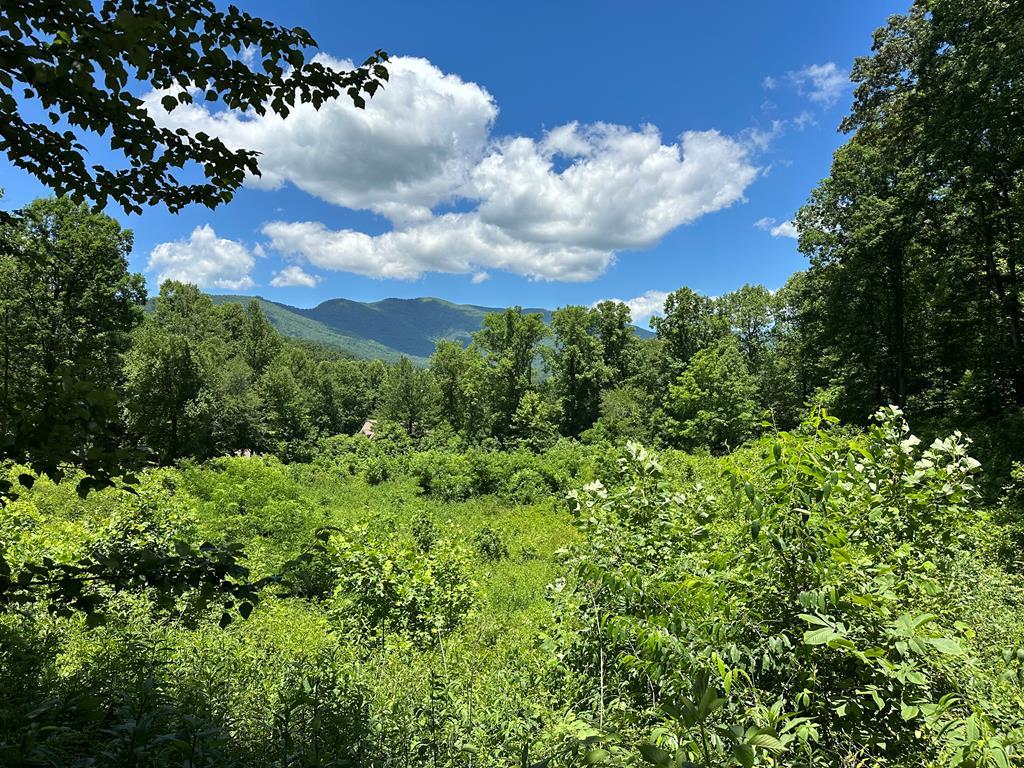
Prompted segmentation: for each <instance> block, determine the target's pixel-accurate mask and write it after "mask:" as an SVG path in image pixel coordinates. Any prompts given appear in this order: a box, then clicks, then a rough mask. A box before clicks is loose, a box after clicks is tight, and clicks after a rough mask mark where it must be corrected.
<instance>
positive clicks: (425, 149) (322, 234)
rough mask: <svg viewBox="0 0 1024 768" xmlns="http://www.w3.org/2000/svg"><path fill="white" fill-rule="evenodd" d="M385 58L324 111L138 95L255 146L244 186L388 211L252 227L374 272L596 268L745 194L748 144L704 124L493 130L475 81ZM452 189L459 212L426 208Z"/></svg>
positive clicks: (342, 266)
mask: <svg viewBox="0 0 1024 768" xmlns="http://www.w3.org/2000/svg"><path fill="white" fill-rule="evenodd" d="M327 61H328V63H331V64H334V65H336V66H346V65H347V63H346V62H338V61H335V60H332V59H327ZM389 69H390V74H391V79H390V82H389V83H388V84H387V87H386V88H384V89H383V90H381V91H380V92H378V94H377V95H376V96H375V97H374V99H373V100H372V101H371V102H370V103H369V104H368V105H367V109H366V110H357V109H355V108H353V107H352V105H351V104H349V103H346V100H345V99H339V100H337V101H336V102H331V103H328V104H326V105H324V106H323V107H322V108H321V110H320V111H319V112H317V111H315V110H313V109H312V107H310V106H308V105H305V106H299V107H297V108H296V109H295V111H294V112H293V113H292V114H291V115H290V116H289V117H288V118H287V120H282V119H280V118H277V117H275V116H266V117H258V116H254V115H240V114H237V113H232V112H223V111H222V112H217V113H212V112H210V111H209V110H208V109H207V108H206V107H204V106H201V105H200V104H198V103H197V104H193V105H186V106H183V107H180V108H178V109H176V110H175V111H174V112H173V113H171V114H169V115H168V114H167V113H166V112H164V111H163V110H162V108H161V107H160V106H159V103H158V102H159V98H160V94H159V93H153V94H150V95H149V96H148V97H147V99H148V100H149V101H150V102H151V109H152V111H153V114H154V117H155V118H156V119H158V120H159V121H160V122H161V123H162V124H165V125H172V126H182V127H185V128H187V129H189V130H192V131H199V130H204V131H206V132H208V133H211V134H213V135H217V136H220V137H221V138H222V139H223V140H224V141H225V142H226V143H227V144H228V145H229V146H232V147H246V148H250V149H255V150H258V151H259V152H261V153H262V154H261V156H260V158H259V164H260V168H261V169H262V172H263V176H262V178H259V179H249V180H248V181H247V183H248V184H250V185H252V186H257V187H262V188H270V189H273V188H276V187H280V186H281V185H283V184H285V183H286V182H288V183H293V184H295V185H296V186H298V187H299V188H301V189H303V190H305V191H306V192H308V193H310V194H312V195H315V196H317V197H320V198H322V199H323V200H326V201H328V202H331V203H334V204H337V205H341V206H345V207H348V208H354V209H364V210H371V211H375V212H377V213H379V214H382V215H384V216H386V217H387V218H389V219H390V220H391V222H392V225H393V229H392V230H391V231H390V232H386V233H384V234H381V235H376V236H372V235H368V234H364V233H362V232H359V231H355V230H340V231H334V230H330V229H328V228H327V227H326V226H324V225H323V224H321V223H319V222H314V221H293V222H286V221H272V222H269V223H268V224H265V225H264V228H263V232H264V234H266V235H267V237H268V238H270V240H271V243H272V244H273V246H274V247H275V248H276V249H277V250H279V251H281V252H282V253H284V254H287V255H289V256H292V257H297V258H298V259H300V260H305V261H307V262H308V263H310V264H313V265H315V266H317V267H319V268H321V269H331V270H344V271H349V272H355V273H358V274H362V275H368V276H372V277H382V278H398V279H416V278H418V277H420V276H421V275H423V274H424V273H426V272H435V271H436V272H448V273H456V274H470V275H476V274H480V273H486V272H488V270H494V269H498V270H504V271H508V272H512V273H515V274H519V275H525V276H528V277H531V278H535V279H545V280H591V279H594V278H595V277H597V276H598V275H600V274H601V273H602V272H604V270H605V269H607V267H608V265H609V264H611V263H612V262H613V261H614V260H615V258H616V253H617V252H619V251H622V250H629V249H642V248H649V247H651V246H653V245H655V244H657V242H658V241H659V240H660V239H661V238H662V237H664V236H665V235H666V234H667V233H669V232H670V231H672V230H673V229H675V228H676V227H679V226H681V225H684V224H688V223H691V222H693V221H696V220H697V219H699V218H700V217H702V216H704V215H706V214H708V213H712V212H714V211H718V210H721V209H722V208H726V207H728V206H730V205H732V204H733V203H736V202H738V201H741V200H743V199H744V197H743V195H744V192H745V190H746V189H747V187H748V186H749V185H750V184H751V183H752V182H753V181H754V179H755V178H756V177H757V175H758V169H757V168H756V167H755V166H754V165H753V164H752V161H751V159H750V156H749V153H750V151H751V150H752V149H754V148H755V147H756V146H757V143H758V142H757V141H754V140H753V139H752V138H747V139H743V138H741V139H739V140H737V139H733V138H730V137H727V136H723V135H722V134H720V133H719V132H717V131H713V130H709V131H688V132H685V133H683V134H682V135H681V136H680V137H679V138H678V139H676V140H668V141H663V139H662V136H661V134H660V133H659V132H658V130H657V129H656V128H655V127H654V126H650V125H647V126H643V127H641V128H639V129H632V128H627V127H624V126H618V125H609V124H605V123H595V124H591V125H580V124H578V123H568V124H566V125H561V126H558V127H556V128H553V129H552V130H550V131H548V132H547V133H545V134H543V135H542V136H541V137H540V138H536V139H535V138H529V137H521V136H520V137H492V136H491V129H492V127H493V123H494V120H495V118H496V116H497V107H496V106H495V104H494V100H493V99H492V97H491V95H490V94H489V93H488V92H487V91H486V90H485V89H483V88H482V87H481V86H479V85H477V84H475V83H471V82H465V81H463V80H461V79H460V78H459V77H457V76H455V75H451V74H445V73H443V72H441V70H439V69H438V68H437V67H435V66H434V65H433V64H431V63H430V62H428V61H426V60H424V59H415V58H403V57H398V58H395V59H393V60H392V63H391V65H389ZM777 128H778V126H775V125H774V124H773V128H772V130H773V131H775V130H777ZM758 140H759V141H761V142H762V143H765V142H767V141H770V137H768V138H764V139H761V138H760V137H759V138H758ZM454 201H461V203H468V205H463V204H460V206H459V207H460V208H468V210H465V211H464V212H461V213H446V214H442V215H437V214H435V212H434V209H435V208H436V207H437V206H438V205H440V204H442V203H445V202H454Z"/></svg>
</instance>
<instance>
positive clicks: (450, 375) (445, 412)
mask: <svg viewBox="0 0 1024 768" xmlns="http://www.w3.org/2000/svg"><path fill="white" fill-rule="evenodd" d="M430 372H431V373H432V374H433V377H434V382H435V383H436V385H437V393H438V407H439V410H440V416H441V418H442V419H444V420H445V421H447V422H448V424H449V426H451V428H452V429H453V430H455V432H457V433H458V434H460V435H462V436H463V437H465V438H467V439H469V440H477V439H480V438H481V437H483V436H484V434H485V433H486V431H487V429H488V413H487V364H486V363H485V362H484V359H483V357H482V356H481V355H480V351H479V350H478V349H477V348H476V347H475V346H473V345H471V346H469V347H467V348H465V349H463V347H462V345H461V344H460V343H459V342H457V341H448V340H446V339H442V340H441V341H439V342H438V343H437V346H436V347H435V348H434V354H433V356H432V357H431V358H430Z"/></svg>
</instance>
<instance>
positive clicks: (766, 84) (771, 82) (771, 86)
mask: <svg viewBox="0 0 1024 768" xmlns="http://www.w3.org/2000/svg"><path fill="white" fill-rule="evenodd" d="M778 84H779V81H778V80H776V79H775V78H774V77H771V76H770V75H767V76H765V78H764V80H762V81H761V87H762V88H764V89H765V90H766V91H774V90H775V88H776V87H777V86H778Z"/></svg>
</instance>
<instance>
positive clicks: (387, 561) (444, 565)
mask: <svg viewBox="0 0 1024 768" xmlns="http://www.w3.org/2000/svg"><path fill="white" fill-rule="evenodd" d="M332 546H333V549H334V551H335V552H336V553H337V554H336V556H337V559H338V563H339V572H340V576H341V578H340V584H339V586H338V595H339V597H340V598H342V599H344V600H345V601H346V605H347V608H350V609H351V610H352V612H353V613H354V615H355V616H356V617H357V619H358V621H359V622H360V624H361V625H362V627H363V628H364V630H365V631H368V632H374V633H383V632H399V633H401V634H403V635H405V636H406V637H408V638H410V639H411V640H414V641H415V642H417V643H419V644H425V645H429V644H432V643H434V642H436V641H437V640H438V639H439V638H440V637H443V636H444V635H446V634H448V633H450V632H451V631H452V630H454V629H455V628H456V627H458V626H459V625H460V624H461V623H462V620H463V618H464V617H465V616H466V614H467V613H468V611H469V609H470V608H471V607H472V604H473V585H472V583H471V582H470V579H469V575H468V568H467V564H466V558H465V555H464V554H463V553H462V552H461V551H460V550H458V549H454V548H447V551H445V552H444V553H441V552H439V551H438V550H439V549H440V548H439V547H437V546H433V547H432V548H431V550H430V551H429V552H420V551H417V550H412V549H406V548H404V547H401V546H400V545H398V544H397V543H396V542H395V541H393V540H384V539H374V538H373V537H371V536H369V534H368V532H367V530H366V529H365V528H357V529H356V530H355V531H354V532H353V535H352V538H344V539H340V540H337V541H333V540H332ZM345 613H347V611H342V614H345Z"/></svg>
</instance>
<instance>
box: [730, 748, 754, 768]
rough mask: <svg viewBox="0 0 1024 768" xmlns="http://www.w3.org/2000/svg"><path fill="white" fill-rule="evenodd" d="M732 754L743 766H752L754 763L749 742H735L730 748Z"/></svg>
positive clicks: (750, 767) (748, 767)
mask: <svg viewBox="0 0 1024 768" xmlns="http://www.w3.org/2000/svg"><path fill="white" fill-rule="evenodd" d="M732 756H733V757H735V758H736V762H737V763H739V764H740V765H742V766H743V768H752V766H753V765H754V748H753V747H752V746H751V745H750V744H737V745H736V746H734V747H733V748H732Z"/></svg>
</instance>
